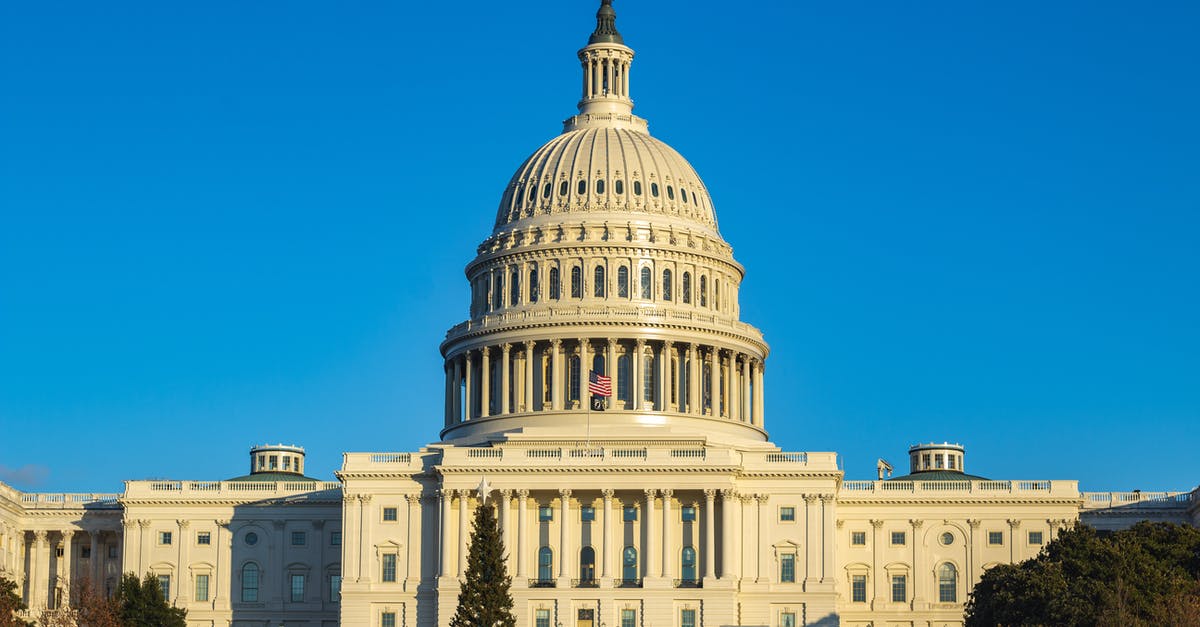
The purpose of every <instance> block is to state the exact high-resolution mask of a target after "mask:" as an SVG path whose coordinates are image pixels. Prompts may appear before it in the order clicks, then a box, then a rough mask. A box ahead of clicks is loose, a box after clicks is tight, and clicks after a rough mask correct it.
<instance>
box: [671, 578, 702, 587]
mask: <svg viewBox="0 0 1200 627" xmlns="http://www.w3.org/2000/svg"><path fill="white" fill-rule="evenodd" d="M674 584H675V587H676V588H703V587H704V581H703V580H701V579H676V580H675V581H674Z"/></svg>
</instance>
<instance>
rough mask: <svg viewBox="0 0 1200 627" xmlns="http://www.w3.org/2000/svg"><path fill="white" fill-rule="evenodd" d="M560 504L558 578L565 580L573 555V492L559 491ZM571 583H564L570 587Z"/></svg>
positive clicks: (564, 489)
mask: <svg viewBox="0 0 1200 627" xmlns="http://www.w3.org/2000/svg"><path fill="white" fill-rule="evenodd" d="M558 503H559V511H560V514H559V518H558V530H559V537H558V577H559V579H563V580H565V579H566V578H567V577H568V574H567V568H568V566H567V564H569V563H570V559H569V557H568V556H569V555H570V554H571V545H570V542H571V517H570V511H571V491H570V490H569V489H567V488H563V489H561V490H559V491H558ZM569 583H570V582H564V585H569Z"/></svg>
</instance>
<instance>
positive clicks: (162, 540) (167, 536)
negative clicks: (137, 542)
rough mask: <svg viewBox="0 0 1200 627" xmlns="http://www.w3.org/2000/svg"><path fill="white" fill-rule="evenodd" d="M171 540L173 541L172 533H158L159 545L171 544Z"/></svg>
mask: <svg viewBox="0 0 1200 627" xmlns="http://www.w3.org/2000/svg"><path fill="white" fill-rule="evenodd" d="M171 539H172V538H171V532H170V531H160V532H158V543H159V544H163V545H167V544H171Z"/></svg>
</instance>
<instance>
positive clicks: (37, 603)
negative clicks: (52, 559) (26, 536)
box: [28, 529, 49, 613]
mask: <svg viewBox="0 0 1200 627" xmlns="http://www.w3.org/2000/svg"><path fill="white" fill-rule="evenodd" d="M44 544H46V532H45V531H42V530H40V529H39V530H37V531H35V532H33V545H31V546H30V548H29V603H28V605H29V609H30V612H31V613H32V612H37V610H39V609H41V607H42V606H43V605H44V603H43V602H42V595H43V594H45V588H46V586H45V585H44V583H43V581H42V579H44V576H43V575H42V574H41V573H40V572H38V571H39V568H38V562H40V561H42V555H41V553H42V545H44ZM48 571H49V568H47V572H48Z"/></svg>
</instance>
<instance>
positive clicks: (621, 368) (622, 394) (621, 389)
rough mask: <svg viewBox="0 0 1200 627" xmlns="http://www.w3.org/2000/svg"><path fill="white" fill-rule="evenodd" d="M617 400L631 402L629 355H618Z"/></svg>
mask: <svg viewBox="0 0 1200 627" xmlns="http://www.w3.org/2000/svg"><path fill="white" fill-rule="evenodd" d="M617 400H618V401H625V402H629V355H621V356H620V357H617Z"/></svg>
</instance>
